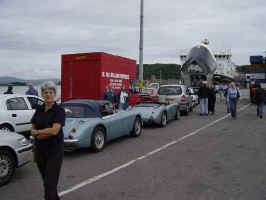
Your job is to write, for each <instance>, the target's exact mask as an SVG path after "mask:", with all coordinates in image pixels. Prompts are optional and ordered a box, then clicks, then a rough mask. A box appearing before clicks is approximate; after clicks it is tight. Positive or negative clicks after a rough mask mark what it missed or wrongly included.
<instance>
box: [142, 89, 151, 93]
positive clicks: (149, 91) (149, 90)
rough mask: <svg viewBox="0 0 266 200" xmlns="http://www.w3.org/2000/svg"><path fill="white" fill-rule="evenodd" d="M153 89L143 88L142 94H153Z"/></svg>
mask: <svg viewBox="0 0 266 200" xmlns="http://www.w3.org/2000/svg"><path fill="white" fill-rule="evenodd" d="M152 91H153V90H152V89H142V91H141V94H152Z"/></svg>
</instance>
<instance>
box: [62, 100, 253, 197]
mask: <svg viewBox="0 0 266 200" xmlns="http://www.w3.org/2000/svg"><path fill="white" fill-rule="evenodd" d="M249 105H250V104H247V105H245V106H243V107H242V108H240V109H239V111H242V110H244V109H246V108H247V107H248V106H249ZM229 116H230V114H227V115H225V116H223V117H221V118H219V119H217V120H215V121H213V122H211V123H209V124H207V125H205V126H203V127H201V128H199V129H197V130H195V131H193V132H191V133H189V134H187V135H185V136H183V137H181V138H179V139H177V140H173V141H172V142H170V143H167V144H165V145H163V146H161V147H160V148H157V149H155V150H153V151H151V152H149V153H146V154H145V155H143V156H140V157H138V158H136V159H134V160H131V161H129V162H127V163H125V164H123V165H120V166H119V167H116V168H114V169H112V170H110V171H107V172H105V173H102V174H100V175H97V176H94V177H92V178H89V179H87V180H85V181H83V182H81V183H79V184H76V185H74V186H72V187H71V188H69V189H67V190H64V191H62V192H60V193H59V196H60V197H62V196H64V195H66V194H69V193H71V192H74V191H76V190H78V189H79V188H82V187H84V186H86V185H89V184H92V183H94V182H96V181H99V180H100V179H102V178H104V177H106V176H109V175H111V174H114V173H116V172H118V171H120V170H122V169H124V168H127V167H129V166H131V165H133V164H134V163H135V162H137V161H139V160H143V159H145V158H148V157H150V156H152V155H154V154H156V153H158V152H160V151H162V150H164V149H167V148H169V147H170V146H173V145H174V144H176V143H178V142H181V141H183V140H185V139H187V138H189V137H191V136H193V135H196V134H198V133H199V132H200V131H202V130H204V129H206V128H208V127H211V126H213V125H214V124H216V123H218V122H220V121H222V120H224V119H226V118H228V117H229Z"/></svg>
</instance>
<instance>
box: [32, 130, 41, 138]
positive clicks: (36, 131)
mask: <svg viewBox="0 0 266 200" xmlns="http://www.w3.org/2000/svg"><path fill="white" fill-rule="evenodd" d="M31 135H32V136H34V137H36V136H38V135H39V133H38V130H36V129H31Z"/></svg>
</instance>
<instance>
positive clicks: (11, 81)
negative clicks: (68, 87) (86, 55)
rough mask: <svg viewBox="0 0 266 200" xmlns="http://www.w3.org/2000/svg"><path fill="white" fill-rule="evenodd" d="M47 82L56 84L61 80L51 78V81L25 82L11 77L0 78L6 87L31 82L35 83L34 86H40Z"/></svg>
mask: <svg viewBox="0 0 266 200" xmlns="http://www.w3.org/2000/svg"><path fill="white" fill-rule="evenodd" d="M45 81H53V82H55V83H56V84H58V83H59V82H60V79H56V78H51V79H39V80H24V79H20V78H16V77H11V76H0V84H1V85H5V84H14V85H17V84H18V85H20V84H27V83H29V82H31V83H33V84H34V85H40V84H42V83H43V82H45Z"/></svg>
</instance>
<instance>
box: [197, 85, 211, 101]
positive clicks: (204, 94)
mask: <svg viewBox="0 0 266 200" xmlns="http://www.w3.org/2000/svg"><path fill="white" fill-rule="evenodd" d="M198 94H199V98H200V99H202V98H204V99H205V98H208V96H209V88H207V87H200V89H199V93H198Z"/></svg>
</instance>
